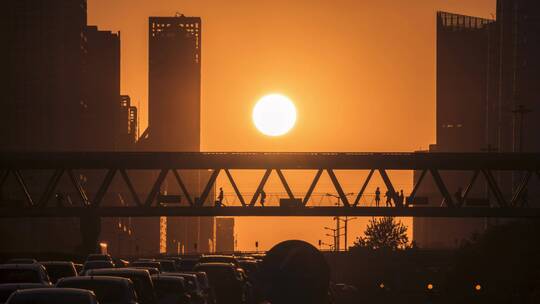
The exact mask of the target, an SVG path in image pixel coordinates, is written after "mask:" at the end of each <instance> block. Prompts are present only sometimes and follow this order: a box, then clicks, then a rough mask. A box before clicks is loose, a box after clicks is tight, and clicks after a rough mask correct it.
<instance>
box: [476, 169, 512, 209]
mask: <svg viewBox="0 0 540 304" xmlns="http://www.w3.org/2000/svg"><path fill="white" fill-rule="evenodd" d="M482 174H484V177H485V178H486V181H487V182H488V186H489V189H490V190H491V192H493V195H494V196H495V199H496V200H497V203H498V204H499V207H507V206H508V204H507V203H506V200H505V199H504V195H503V194H502V192H501V189H500V188H499V186H498V185H497V181H496V180H495V177H494V176H493V174H492V173H491V171H490V170H482Z"/></svg>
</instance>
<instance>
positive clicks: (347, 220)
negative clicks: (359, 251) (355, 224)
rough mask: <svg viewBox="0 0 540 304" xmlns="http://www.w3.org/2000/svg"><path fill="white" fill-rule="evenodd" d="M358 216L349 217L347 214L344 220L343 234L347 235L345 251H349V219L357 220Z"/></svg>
mask: <svg viewBox="0 0 540 304" xmlns="http://www.w3.org/2000/svg"><path fill="white" fill-rule="evenodd" d="M356 219H357V217H351V218H349V217H348V216H345V219H344V220H342V221H343V223H344V226H345V227H344V228H345V231H344V232H343V234H344V235H345V251H349V246H348V244H347V237H348V234H349V221H353V220H356Z"/></svg>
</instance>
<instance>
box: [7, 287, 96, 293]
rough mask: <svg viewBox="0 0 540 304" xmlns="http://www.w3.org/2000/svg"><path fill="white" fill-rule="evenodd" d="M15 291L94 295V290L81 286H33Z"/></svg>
mask: <svg viewBox="0 0 540 304" xmlns="http://www.w3.org/2000/svg"><path fill="white" fill-rule="evenodd" d="M15 293H19V294H28V295H32V294H58V293H59V294H74V295H75V294H80V295H89V294H92V295H94V292H92V291H90V290H87V289H79V288H33V289H22V290H17V291H16V292H15Z"/></svg>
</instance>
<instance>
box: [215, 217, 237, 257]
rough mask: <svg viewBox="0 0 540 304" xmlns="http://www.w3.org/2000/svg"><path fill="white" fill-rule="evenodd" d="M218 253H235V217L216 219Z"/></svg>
mask: <svg viewBox="0 0 540 304" xmlns="http://www.w3.org/2000/svg"><path fill="white" fill-rule="evenodd" d="M216 252H234V217H230V218H216Z"/></svg>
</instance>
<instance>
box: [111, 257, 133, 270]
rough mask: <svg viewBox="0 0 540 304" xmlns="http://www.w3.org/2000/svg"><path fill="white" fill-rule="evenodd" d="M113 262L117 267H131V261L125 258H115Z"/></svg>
mask: <svg viewBox="0 0 540 304" xmlns="http://www.w3.org/2000/svg"><path fill="white" fill-rule="evenodd" d="M113 263H114V267H116V268H124V267H129V262H128V261H126V260H123V259H119V258H113Z"/></svg>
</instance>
